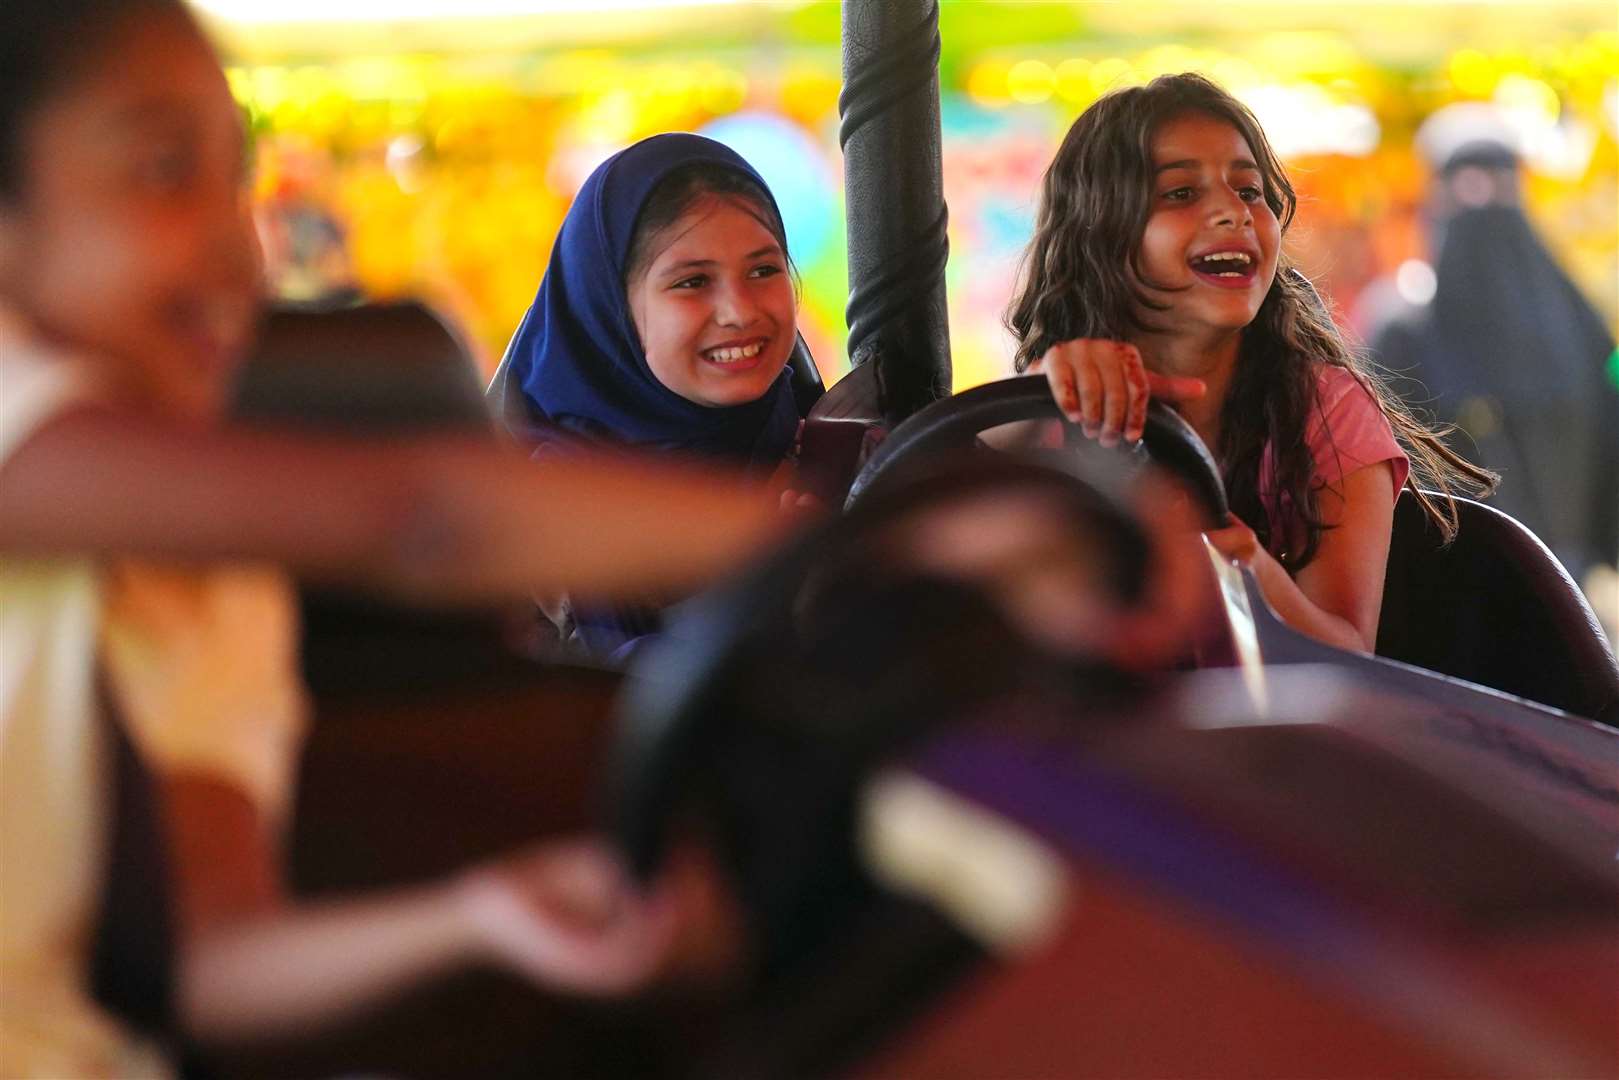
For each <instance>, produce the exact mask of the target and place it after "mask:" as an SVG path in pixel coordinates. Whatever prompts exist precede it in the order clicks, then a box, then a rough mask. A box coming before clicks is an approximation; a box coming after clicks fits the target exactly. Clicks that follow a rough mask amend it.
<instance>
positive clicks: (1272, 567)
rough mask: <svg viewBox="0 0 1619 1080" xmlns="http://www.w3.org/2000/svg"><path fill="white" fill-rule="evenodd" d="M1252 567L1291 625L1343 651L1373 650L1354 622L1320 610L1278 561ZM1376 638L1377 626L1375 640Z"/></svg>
mask: <svg viewBox="0 0 1619 1080" xmlns="http://www.w3.org/2000/svg"><path fill="white" fill-rule="evenodd" d="M1249 566H1250V568H1251V569H1252V570H1253V571H1254V576H1255V577H1256V578H1257V579H1258V580H1259V589H1260V591H1261V592H1263V593H1264V594H1265V599H1266V600H1267V601H1268V602H1269V603H1270V606H1271V607H1272V608H1274V609H1275V611H1276V614H1277V615H1279V616H1280V617H1281V619H1282V621H1283V622H1285V623H1287V625H1289V626H1291V627H1292V628H1293V629H1295V630H1297V631H1299V632H1300V633H1302V634H1308V635H1309V636H1310V637H1312V638H1315V639H1316V640H1317V641H1320V642H1324V643H1325V644H1328V645H1332V646H1334V647H1336V648H1339V649H1349V650H1351V651H1354V652H1371V651H1372V650H1373V647H1374V644H1373V642H1371V641H1368V640H1367V638H1366V637H1365V636H1364V635H1363V634H1362V633H1361V631H1360V630H1359V629H1358V628H1357V627H1356V626H1355V625H1354V623H1352V622H1350V621H1349V620H1348V619H1346V618H1343V617H1342V616H1339V615H1334V614H1332V613H1331V612H1328V611H1323V610H1322V609H1321V608H1320V607H1318V606H1317V605H1316V604H1315V602H1314V601H1312V600H1311V599H1310V598H1309V597H1308V596H1306V595H1305V594H1304V590H1303V589H1300V588H1299V586H1298V582H1296V581H1294V580H1293V579H1292V578H1291V577H1289V576H1288V574H1287V571H1286V570H1284V569H1282V566H1281V564H1280V563H1278V562H1277V561H1276V560H1275V559H1272V558H1270V557H1269V556H1264V557H1261V558H1255V559H1254V560H1253V561H1252V562H1251V563H1250V564H1249ZM1375 635H1376V628H1375V626H1374V627H1373V637H1374V638H1375Z"/></svg>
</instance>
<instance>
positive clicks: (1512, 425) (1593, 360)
mask: <svg viewBox="0 0 1619 1080" xmlns="http://www.w3.org/2000/svg"><path fill="white" fill-rule="evenodd" d="M1418 145H1419V147H1420V148H1421V150H1422V151H1423V153H1424V154H1425V156H1426V157H1427V158H1428V159H1429V161H1430V162H1432V165H1433V169H1434V177H1433V181H1432V188H1431V192H1430V195H1429V199H1428V205H1427V210H1426V215H1427V224H1428V240H1429V246H1430V248H1431V252H1432V254H1431V258H1432V264H1433V280H1432V297H1431V299H1429V300H1427V301H1426V302H1414V301H1413V300H1412V299H1409V298H1399V293H1397V292H1396V291H1395V290H1389V292H1388V293H1386V294H1385V295H1387V296H1392V297H1395V299H1393V300H1391V301H1389V302H1388V303H1387V304H1386V306H1384V307H1383V310H1381V311H1380V312H1378V313H1376V314H1374V315H1373V316H1372V319H1371V322H1370V325H1369V333H1368V340H1369V343H1370V345H1371V347H1372V349H1373V351H1374V353H1375V354H1376V358H1377V360H1378V361H1379V362H1381V363H1382V364H1383V365H1385V366H1386V367H1388V368H1389V369H1391V371H1392V373H1393V374H1394V375H1395V376H1397V377H1399V379H1400V381H1401V386H1400V389H1401V390H1402V392H1403V393H1404V394H1405V395H1406V397H1407V399H1408V400H1409V401H1410V403H1411V404H1412V405H1413V406H1416V407H1418V408H1427V409H1431V410H1432V411H1433V412H1434V413H1435V414H1436V416H1437V418H1438V419H1439V420H1441V421H1444V422H1447V423H1452V424H1455V425H1456V427H1457V428H1458V429H1459V431H1460V433H1461V435H1462V436H1464V437H1461V438H1458V439H1457V440H1456V442H1457V448H1458V449H1459V450H1461V451H1462V452H1463V453H1465V454H1467V455H1468V456H1470V457H1471V458H1473V459H1474V460H1475V461H1477V462H1479V463H1480V464H1482V465H1485V466H1487V467H1489V468H1491V469H1494V470H1496V471H1498V472H1499V473H1500V474H1501V483H1500V487H1499V488H1498V489H1497V490H1496V493H1495V495H1494V497H1493V499H1492V500H1491V501H1492V504H1493V505H1494V506H1496V507H1497V508H1498V509H1500V510H1502V511H1505V512H1506V513H1508V514H1511V515H1512V516H1513V517H1515V518H1517V519H1518V520H1520V521H1522V522H1523V523H1524V524H1525V525H1527V526H1529V527H1530V528H1531V529H1533V530H1534V531H1535V532H1536V533H1537V534H1538V535H1539V536H1540V538H1541V539H1542V540H1543V541H1545V543H1546V544H1547V546H1548V547H1550V548H1551V549H1552V550H1553V551H1554V552H1555V553H1556V554H1557V556H1558V558H1559V559H1561V560H1562V562H1563V564H1564V565H1565V566H1567V567H1568V569H1569V571H1570V572H1571V573H1572V574H1574V576H1575V577H1576V578H1577V579H1580V580H1583V581H1585V582H1586V583H1587V591H1588V592H1590V593H1591V594H1592V598H1593V600H1594V601H1596V602H1597V603H1598V606H1599V607H1603V606H1604V605H1603V604H1602V603H1601V601H1602V593H1603V592H1604V591H1607V592H1609V593H1611V592H1612V589H1613V585H1612V579H1611V577H1608V576H1607V575H1606V574H1605V573H1604V571H1603V568H1604V567H1610V568H1611V567H1612V566H1613V564H1614V563H1615V561H1616V555H1615V553H1616V550H1619V487H1616V482H1615V475H1616V472H1619V388H1616V387H1615V385H1614V383H1613V381H1612V380H1611V377H1610V375H1609V374H1608V371H1607V368H1608V366H1609V362H1610V358H1611V357H1612V355H1613V351H1614V339H1613V335H1612V334H1611V333H1610V332H1609V330H1608V328H1607V326H1606V325H1605V324H1604V322H1603V320H1602V317H1601V315H1600V314H1599V313H1598V312H1597V310H1596V308H1595V307H1594V306H1593V305H1592V303H1591V301H1590V300H1588V299H1587V298H1586V297H1585V296H1584V295H1583V294H1582V293H1581V291H1580V290H1579V288H1578V287H1577V286H1576V285H1575V284H1574V282H1573V281H1572V280H1571V279H1570V278H1569V276H1568V274H1567V273H1565V272H1564V270H1563V269H1562V267H1561V266H1559V265H1558V262H1557V261H1556V260H1555V259H1554V258H1553V256H1552V254H1551V252H1550V251H1549V250H1548V248H1547V247H1546V245H1545V244H1544V243H1543V242H1542V241H1541V239H1540V237H1539V236H1538V235H1537V234H1536V231H1535V229H1534V227H1533V226H1532V225H1531V223H1530V221H1529V218H1528V216H1527V215H1526V214H1525V212H1524V206H1523V166H1522V159H1521V157H1520V155H1519V153H1518V151H1517V149H1516V146H1515V143H1514V139H1513V136H1512V132H1511V130H1510V129H1509V128H1508V127H1507V126H1506V125H1505V124H1504V123H1502V122H1500V121H1499V120H1498V119H1495V118H1493V117H1492V115H1491V113H1490V111H1489V110H1488V108H1487V107H1478V108H1464V107H1452V108H1450V109H1446V110H1440V111H1439V112H1438V113H1435V114H1434V115H1433V116H1432V117H1431V118H1430V119H1429V120H1428V121H1427V123H1426V124H1425V125H1424V126H1423V129H1422V131H1421V132H1420V133H1419V136H1418ZM1400 292H1404V293H1410V292H1411V290H1409V289H1407V290H1400ZM1419 295H1420V294H1419ZM1610 573H1611V571H1610ZM1604 580H1605V581H1606V582H1607V584H1606V586H1599V585H1596V584H1595V583H1596V582H1602V581H1604ZM1605 607H1606V608H1607V609H1608V610H1607V613H1606V615H1605V617H1606V618H1609V619H1611V617H1612V608H1613V607H1614V603H1613V598H1612V597H1611V596H1609V597H1608V600H1607V604H1606V605H1605ZM1610 625H1611V623H1610Z"/></svg>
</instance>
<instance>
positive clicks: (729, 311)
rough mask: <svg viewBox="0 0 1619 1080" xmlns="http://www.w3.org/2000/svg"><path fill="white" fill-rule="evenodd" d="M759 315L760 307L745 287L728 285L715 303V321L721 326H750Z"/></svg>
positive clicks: (721, 291) (720, 292)
mask: <svg viewBox="0 0 1619 1080" xmlns="http://www.w3.org/2000/svg"><path fill="white" fill-rule="evenodd" d="M758 315H759V305H758V304H756V303H754V300H753V296H752V294H751V293H749V292H748V289H747V287H746V286H744V285H727V286H725V287H723V288H721V289H720V290H719V295H718V296H717V297H716V298H715V302H714V321H715V322H717V323H719V324H720V325H721V326H736V327H742V326H748V325H749V324H751V323H752V322H753V321H754V320H755V319H756V318H757V317H758Z"/></svg>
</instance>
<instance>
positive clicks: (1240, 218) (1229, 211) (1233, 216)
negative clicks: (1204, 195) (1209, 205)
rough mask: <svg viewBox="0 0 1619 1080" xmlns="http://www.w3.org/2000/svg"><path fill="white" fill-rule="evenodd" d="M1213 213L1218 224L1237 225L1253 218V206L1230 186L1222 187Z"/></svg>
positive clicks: (1244, 223)
mask: <svg viewBox="0 0 1619 1080" xmlns="http://www.w3.org/2000/svg"><path fill="white" fill-rule="evenodd" d="M1212 215H1213V218H1214V223H1215V224H1216V225H1226V226H1231V227H1237V226H1241V225H1246V224H1248V223H1249V222H1250V221H1252V220H1253V208H1252V207H1251V206H1249V205H1248V203H1247V201H1246V200H1244V199H1243V197H1242V196H1241V195H1240V194H1238V193H1237V192H1235V191H1232V190H1231V189H1230V188H1222V189H1220V191H1219V193H1218V194H1217V195H1216V197H1215V200H1214V203H1213V210H1212Z"/></svg>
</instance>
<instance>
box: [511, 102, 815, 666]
mask: <svg viewBox="0 0 1619 1080" xmlns="http://www.w3.org/2000/svg"><path fill="white" fill-rule="evenodd" d="M797 310H798V299H797V294H796V290H795V288H794V283H793V278H792V274H791V264H790V262H789V261H788V257H787V235H786V231H785V229H784V227H783V225H782V219H781V212H780V210H779V209H778V208H777V206H776V201H775V199H774V198H773V197H772V196H771V194H770V191H769V189H768V188H767V187H766V186H765V183H764V180H763V179H761V178H760V176H759V174H758V173H756V172H755V171H754V170H753V168H752V166H750V165H749V164H748V163H747V162H746V161H744V160H743V159H742V158H741V157H740V156H739V155H737V154H736V153H735V152H734V151H732V150H731V149H729V148H728V147H726V146H724V145H722V144H720V143H717V142H715V141H713V140H712V139H706V138H703V137H702V136H700V135H690V134H684V133H673V134H665V135H655V136H653V137H651V138H649V139H644V140H642V141H641V142H638V143H636V144H634V145H633V146H630V147H629V148H628V149H625V150H623V151H620V152H619V153H617V154H615V155H613V156H612V157H611V158H609V159H608V160H607V161H605V162H604V163H602V165H600V166H599V167H598V168H597V169H596V171H595V172H593V173H592V174H591V175H590V177H589V178H588V179H587V180H586V181H585V183H584V185H583V187H581V188H580V190H579V193H578V195H577V196H575V198H574V202H573V206H572V207H571V208H570V209H569V211H568V215H567V218H566V219H565V220H564V221H563V223H562V230H561V233H560V234H559V235H558V237H557V240H556V244H555V246H554V247H553V248H552V251H551V261H550V265H549V266H548V268H547V269H546V272H545V277H544V280H542V281H541V282H540V289H539V294H538V295H537V296H536V297H535V298H534V304H533V306H531V307H530V308H529V310H528V313H527V314H526V315H525V316H524V317H523V322H522V324H521V325H520V326H519V327H518V329H517V333H516V335H515V336H514V337H513V338H512V341H511V344H510V345H509V346H508V347H507V350H506V356H505V359H504V360H503V361H502V363H501V369H500V372H499V373H497V375H496V377H495V383H494V385H493V386H492V387H491V390H490V393H491V396H492V397H494V398H495V399H496V401H497V405H498V407H499V408H500V410H501V412H502V414H503V415H504V416H505V418H506V422H507V425H508V427H510V428H511V429H512V430H513V431H514V432H515V433H516V434H518V435H519V437H520V438H523V439H525V440H527V441H531V442H535V443H538V444H539V445H540V446H541V447H542V448H554V447H555V446H556V445H558V444H578V443H581V442H582V443H596V444H605V445H613V446H633V447H644V448H649V449H656V450H660V451H676V452H680V453H686V454H692V455H697V456H700V457H705V458H711V459H718V460H721V461H726V462H729V463H732V464H735V465H740V466H742V467H743V468H745V469H746V470H748V472H749V473H751V474H752V475H754V476H756V477H759V478H761V479H762V478H763V477H765V476H768V475H769V474H770V473H771V472H772V471H773V470H775V469H776V468H777V466H779V465H780V464H781V463H782V461H783V459H784V458H785V457H786V456H787V455H788V454H789V452H790V451H791V450H792V447H793V442H794V439H795V436H796V434H797V431H798V422H799V413H798V408H797V405H796V403H795V401H794V397H793V389H792V386H791V384H790V381H789V377H788V374H787V372H786V371H785V368H786V365H787V360H788V358H789V356H790V355H791V354H792V351H793V347H794V345H795V344H796V342H797V340H798V329H797ZM572 617H573V626H574V629H575V631H576V632H577V634H578V636H579V639H580V640H581V641H582V643H583V644H584V645H585V647H586V648H587V649H590V650H591V651H593V652H595V653H598V654H603V655H607V654H615V653H617V654H619V655H623V653H624V652H625V651H626V648H625V647H626V646H628V645H630V644H631V643H632V642H635V641H637V640H639V639H640V638H641V637H643V636H645V635H646V634H649V633H651V632H653V631H654V630H655V629H656V627H657V625H658V617H657V614H656V612H655V611H653V610H651V609H647V608H639V609H623V608H621V609H618V610H615V611H604V610H598V611H594V612H580V611H574V612H573V613H572Z"/></svg>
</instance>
